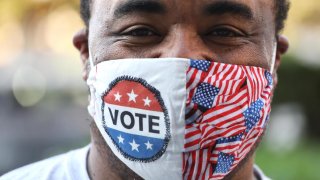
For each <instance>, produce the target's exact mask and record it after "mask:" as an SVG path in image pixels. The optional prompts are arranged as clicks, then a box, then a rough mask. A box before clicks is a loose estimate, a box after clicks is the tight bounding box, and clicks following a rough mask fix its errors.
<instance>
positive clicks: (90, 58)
mask: <svg viewBox="0 0 320 180" xmlns="http://www.w3.org/2000/svg"><path fill="white" fill-rule="evenodd" d="M89 63H90V67H91V69H93V67H94V64H93V58H92V54H91V51H90V50H89Z"/></svg>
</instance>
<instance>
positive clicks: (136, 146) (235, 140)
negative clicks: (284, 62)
mask: <svg viewBox="0 0 320 180" xmlns="http://www.w3.org/2000/svg"><path fill="white" fill-rule="evenodd" d="M87 84H88V85H89V87H90V92H91V101H90V105H89V107H88V110H89V112H90V114H91V115H92V117H93V118H94V120H95V123H96V124H97V127H98V128H99V131H100V132H101V134H102V136H103V138H104V139H105V141H106V142H107V144H108V146H109V147H110V148H111V150H112V151H113V153H114V154H115V155H116V156H117V157H118V158H119V159H120V160H121V161H122V162H123V163H125V164H126V165H127V166H128V167H129V168H130V169H132V170H133V171H134V172H136V173H137V174H138V175H140V176H141V177H142V178H144V179H210V178H213V179H222V178H223V177H225V176H226V175H227V174H228V173H229V172H231V171H232V170H233V169H234V168H235V167H236V166H237V165H238V164H239V162H240V161H241V160H242V159H244V158H245V157H246V155H247V154H248V153H249V152H250V150H251V149H252V147H253V145H254V144H255V143H256V142H257V140H258V139H259V137H260V136H261V135H262V134H263V131H264V129H265V126H266V123H267V120H268V114H269V112H270V99H271V97H270V96H271V90H272V76H271V74H270V73H269V72H268V71H267V70H264V69H262V68H259V67H250V66H241V65H231V64H223V63H217V62H209V61H202V60H190V59H181V58H165V59H121V60H110V61H104V62H101V63H99V64H97V65H96V66H92V70H91V72H90V75H89V78H88V81H87Z"/></svg>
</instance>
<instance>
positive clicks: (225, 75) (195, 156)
mask: <svg viewBox="0 0 320 180" xmlns="http://www.w3.org/2000/svg"><path fill="white" fill-rule="evenodd" d="M186 88H187V102H186V103H187V104H186V116H185V121H186V127H185V128H186V130H185V145H184V147H185V152H184V153H183V167H182V168H183V179H197V180H198V179H222V178H223V177H225V176H226V175H227V174H228V173H230V172H231V171H232V170H233V169H234V168H235V167H236V166H237V165H238V164H239V162H240V161H241V160H243V159H244V158H245V157H246V155H247V154H248V153H249V152H250V150H251V149H252V147H253V146H254V144H255V143H256V142H257V140H258V139H259V137H260V136H261V135H262V133H263V132H264V129H265V126H266V123H267V121H268V117H269V116H268V115H269V113H270V110H271V107H270V102H271V91H272V75H271V74H270V73H269V72H268V71H267V70H265V69H263V68H259V67H252V66H241V65H232V64H223V63H217V62H210V61H203V60H191V62H190V67H189V68H188V70H187V84H186Z"/></svg>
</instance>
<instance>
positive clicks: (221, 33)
mask: <svg viewBox="0 0 320 180" xmlns="http://www.w3.org/2000/svg"><path fill="white" fill-rule="evenodd" d="M210 35H211V36H216V37H240V36H243V35H242V34H241V32H237V31H235V30H231V29H228V28H218V29H215V30H213V31H212V32H211V33H210Z"/></svg>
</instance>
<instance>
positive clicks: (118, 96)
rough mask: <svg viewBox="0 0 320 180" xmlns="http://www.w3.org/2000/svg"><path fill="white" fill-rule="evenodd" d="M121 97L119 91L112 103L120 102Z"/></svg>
mask: <svg viewBox="0 0 320 180" xmlns="http://www.w3.org/2000/svg"><path fill="white" fill-rule="evenodd" d="M121 97H122V95H120V93H119V91H118V92H117V94H114V101H119V102H120V100H121Z"/></svg>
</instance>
